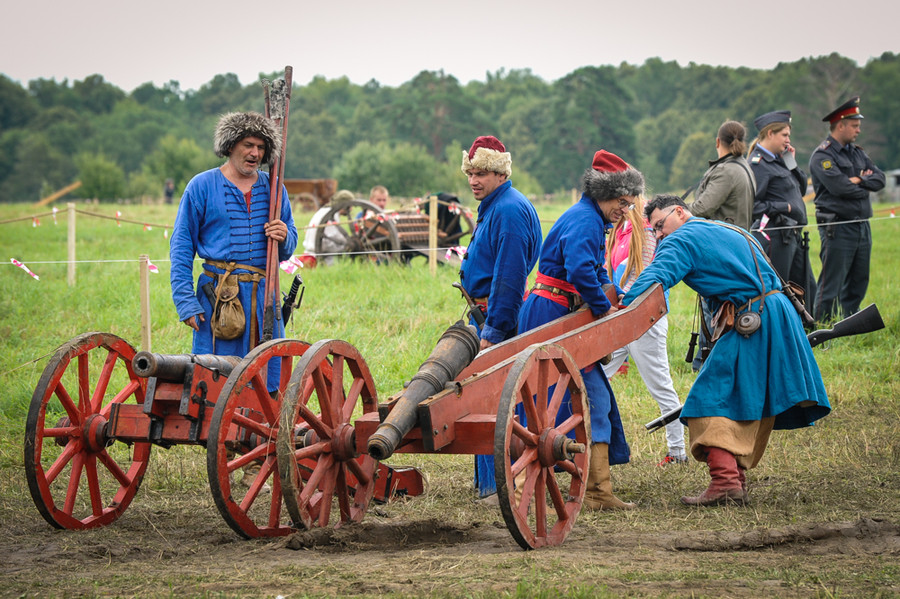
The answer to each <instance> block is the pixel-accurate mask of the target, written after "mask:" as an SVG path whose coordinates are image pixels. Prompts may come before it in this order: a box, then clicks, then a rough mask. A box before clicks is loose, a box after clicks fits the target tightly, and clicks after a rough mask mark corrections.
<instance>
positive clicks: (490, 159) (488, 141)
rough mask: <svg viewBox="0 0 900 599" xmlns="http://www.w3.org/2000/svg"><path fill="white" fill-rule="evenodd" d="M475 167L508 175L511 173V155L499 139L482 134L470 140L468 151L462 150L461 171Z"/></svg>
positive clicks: (465, 171) (464, 171)
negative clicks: (470, 144)
mask: <svg viewBox="0 0 900 599" xmlns="http://www.w3.org/2000/svg"><path fill="white" fill-rule="evenodd" d="M475 168H477V169H482V170H485V171H491V172H494V173H499V174H501V175H506V176H507V177H509V176H510V175H512V156H510V154H509V152H507V151H506V146H504V145H503V143H502V142H501V141H500V140H499V139H497V138H496V137H494V136H493V135H482V136H481V137H479V138H477V139H476V140H475V141H473V142H472V147H471V148H469V151H468V152H466V151H465V150H463V157H462V172H463V173H467V171H470V170H472V169H475Z"/></svg>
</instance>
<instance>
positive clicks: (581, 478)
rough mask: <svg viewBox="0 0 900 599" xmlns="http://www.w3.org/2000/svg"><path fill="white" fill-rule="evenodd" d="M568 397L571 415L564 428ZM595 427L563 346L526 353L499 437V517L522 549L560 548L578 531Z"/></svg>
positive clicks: (508, 390)
mask: <svg viewBox="0 0 900 599" xmlns="http://www.w3.org/2000/svg"><path fill="white" fill-rule="evenodd" d="M566 391H568V392H569V393H570V396H571V399H572V414H571V416H569V417H568V418H566V419H565V420H563V421H562V422H560V423H559V424H557V415H558V414H559V412H560V406H561V405H562V402H563V398H564V396H565V392H566ZM517 408H518V409H517ZM517 413H518V414H523V413H524V416H525V417H524V420H525V422H526V423H527V426H526V425H524V424H523V423H522V422H520V416H518V415H517ZM590 426H591V425H590V417H589V414H588V408H587V393H586V391H585V389H584V381H583V380H582V378H581V373H580V372H579V370H578V367H577V366H576V365H575V361H574V360H573V359H572V356H571V355H570V354H569V353H568V352H567V351H566V350H565V349H563V348H562V347H560V346H558V345H545V346H532V347H531V348H530V349H528V350H525V351H524V352H522V354H521V355H520V356H519V357H518V358H517V359H516V361H515V363H514V364H513V366H512V368H511V369H510V372H509V375H508V376H507V378H506V383H505V384H504V386H503V392H502V396H501V398H500V405H499V407H498V409H497V424H496V428H495V430H494V469H495V476H496V479H497V493H498V495H499V500H500V511H501V512H503V519H504V520H505V521H506V526H507V528H508V529H509V531H510V532H511V533H512V536H513V538H515V540H516V542H517V543H519V545H521V546H522V548H524V549H535V548H538V547H544V546H547V545H559V544H561V543H562V542H563V541H564V540H565V538H566V536H568V534H569V531H570V530H571V529H572V525H573V524H574V523H575V518H576V516H577V515H578V513H579V512H580V511H581V503H582V500H583V498H584V492H585V484H586V483H587V474H588V459H589V455H590V454H589V452H588V451H587V448H588V446H589V444H590V438H591V430H590ZM567 434H572V435H573V436H574V439H571V438H569V437H568V436H567ZM515 487H518V489H516V488H515Z"/></svg>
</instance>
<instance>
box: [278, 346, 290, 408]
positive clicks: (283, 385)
mask: <svg viewBox="0 0 900 599" xmlns="http://www.w3.org/2000/svg"><path fill="white" fill-rule="evenodd" d="M293 373H294V359H293V356H282V357H281V375H280V377H279V381H278V401H279V403H280V402H281V397H282V395H283V393H282V391H283V390H284V389H287V386H288V382H290V380H291V375H292V374H293Z"/></svg>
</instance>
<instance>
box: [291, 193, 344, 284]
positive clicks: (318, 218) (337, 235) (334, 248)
mask: <svg viewBox="0 0 900 599" xmlns="http://www.w3.org/2000/svg"><path fill="white" fill-rule="evenodd" d="M353 199H354V197H353V192H351V191H348V190H346V189H342V190H340V191H338V192H337V193H335V194H334V195H333V196H332V197H331V198H330V199H329V200H326V201H325V202H323V203H322V206H321V207H320V208H319V209H318V210H316V212H315V214H313V215H312V218H311V219H310V220H309V224H308V225H306V234H305V235H304V236H303V252H304V253H303V254H302V255H301V256H300V261H301V262H303V263H304V264H305V265H306V266H309V267H310V268H315V266H316V265H317V264H318V263H319V262H320V261H321V262H322V263H323V264H326V265H330V264H334V263H335V261H336V260H337V254H338V253H340V251H341V250H342V249H343V247H344V246H345V245H346V242H345V239H344V236H343V235H341V231H340V229H339V228H338V227H337V226H336V225H329V224H326V225H324V228H325V231H324V232H323V233H322V254H323V255H321V256H319V255H316V235H318V232H319V229H320V228H322V226H323V225H322V220H323V219H324V218H325V216H326V215H327V214H328V213H329V212H331V209H332V208H333V207H334V206H337V205H338V204H340V203H341V202H347V201H352V200H353Z"/></svg>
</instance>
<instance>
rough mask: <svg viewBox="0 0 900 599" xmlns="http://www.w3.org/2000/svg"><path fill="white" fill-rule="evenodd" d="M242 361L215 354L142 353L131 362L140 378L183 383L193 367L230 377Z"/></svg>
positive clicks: (234, 357) (137, 354) (136, 355)
mask: <svg viewBox="0 0 900 599" xmlns="http://www.w3.org/2000/svg"><path fill="white" fill-rule="evenodd" d="M240 361H241V359H240V358H239V357H237V356H216V355H213V354H154V353H151V352H148V351H140V352H138V353H136V354H135V356H134V359H133V360H132V361H131V367H132V368H133V369H134V373H135V374H136V375H138V376H140V377H144V378H150V377H156V378H159V379H163V380H166V381H183V380H184V376H185V374H186V373H187V372H188V370H190V369H191V368H192V365H194V364H199V365H200V366H203V367H204V368H208V369H209V370H218V371H219V372H220V373H222V374H224V375H225V376H228V375H229V374H231V371H232V370H233V369H234V367H235V366H237V364H238V362H240Z"/></svg>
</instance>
